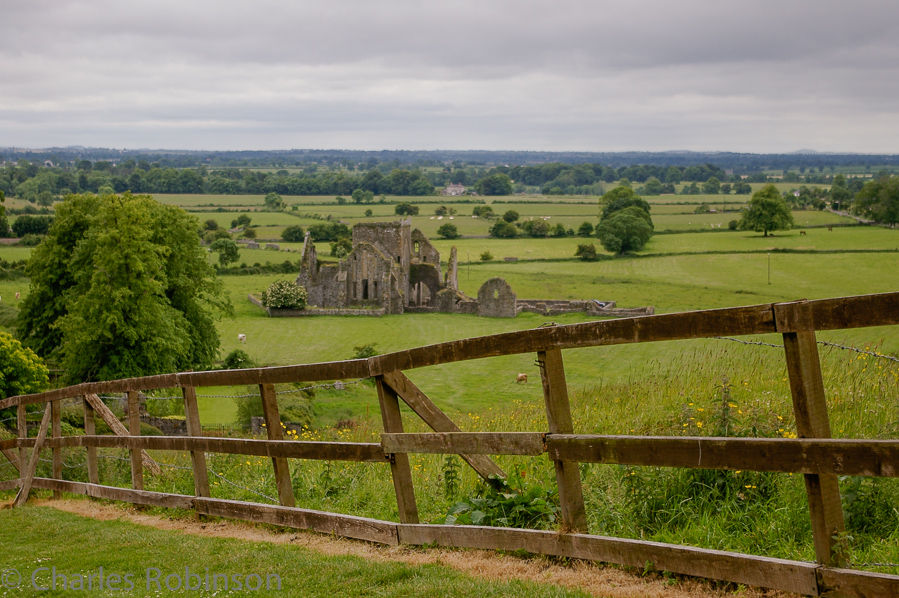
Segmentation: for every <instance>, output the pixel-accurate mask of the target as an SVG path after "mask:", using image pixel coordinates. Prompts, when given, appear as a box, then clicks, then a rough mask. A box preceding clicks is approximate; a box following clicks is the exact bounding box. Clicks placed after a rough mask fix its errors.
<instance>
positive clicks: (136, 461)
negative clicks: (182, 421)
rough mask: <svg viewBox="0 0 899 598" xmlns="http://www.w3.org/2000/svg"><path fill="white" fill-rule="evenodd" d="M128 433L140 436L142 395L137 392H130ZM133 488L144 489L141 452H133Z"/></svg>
mask: <svg viewBox="0 0 899 598" xmlns="http://www.w3.org/2000/svg"><path fill="white" fill-rule="evenodd" d="M128 431H129V432H130V433H131V436H140V395H139V394H138V392H137V391H136V390H129V391H128ZM131 487H132V488H134V489H135V490H143V489H144V467H143V463H142V462H141V451H140V450H131Z"/></svg>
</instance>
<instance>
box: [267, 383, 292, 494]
mask: <svg viewBox="0 0 899 598" xmlns="http://www.w3.org/2000/svg"><path fill="white" fill-rule="evenodd" d="M259 394H260V396H261V398H262V414H263V416H264V418H265V429H266V431H267V433H268V439H269V440H284V431H283V430H282V429H281V414H280V412H279V411H278V395H277V394H276V393H275V385H274V384H260V385H259ZM272 467H273V468H274V470H275V486H276V487H277V488H278V500H279V502H280V503H281V505H282V506H285V507H292V506H294V505H295V504H296V501H295V500H294V496H293V485H292V483H291V481H290V466H289V465H288V464H287V459H285V458H284V457H272Z"/></svg>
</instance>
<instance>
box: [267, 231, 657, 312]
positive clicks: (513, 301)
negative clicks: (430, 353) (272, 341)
mask: <svg viewBox="0 0 899 598" xmlns="http://www.w3.org/2000/svg"><path fill="white" fill-rule="evenodd" d="M352 244H353V249H352V251H351V252H350V253H349V254H348V255H347V256H346V258H345V259H342V260H340V261H339V262H337V263H334V262H322V261H319V259H318V255H317V254H316V250H315V244H314V243H313V242H312V238H311V237H310V236H309V233H306V239H305V241H304V242H303V257H302V260H301V267H300V274H299V276H297V279H296V283H297V284H298V285H300V286H302V287H304V288H305V289H306V292H307V293H308V304H309V306H311V307H312V309H308V310H304V313H298V312H291V313H279V312H280V311H281V310H268V311H269V313H270V314H271V315H273V316H274V315H285V316H286V315H297V316H298V315H314V314H315V313H316V312H319V313H321V312H331V313H333V310H339V311H340V312H343V313H345V314H347V315H349V314H350V313H352V314H360V313H366V315H367V314H371V315H380V313H386V314H402V313H406V312H411V313H427V312H443V313H461V314H477V315H479V316H491V317H500V318H514V317H515V316H516V315H517V314H518V313H519V312H521V311H531V312H536V313H540V314H544V315H554V314H560V313H569V312H576V311H579V312H587V313H591V314H595V315H598V316H606V317H608V316H633V315H646V314H651V313H652V311H653V310H652V308H651V307H648V308H638V309H624V310H620V309H615V303H614V302H612V301H596V300H587V301H554V300H539V299H524V300H520V299H518V298H517V296H516V295H515V293H514V292H513V291H512V287H510V286H509V284H508V283H507V282H506V281H505V280H503V279H502V278H491V279H490V280H488V281H486V282H485V283H484V284H483V285H481V288H480V289H479V290H478V296H477V298H476V299H475V298H472V297H469V296H468V295H466V294H465V293H463V292H462V291H460V290H459V281H458V261H457V258H456V248H455V247H453V248H452V249H451V250H450V257H449V261H448V262H447V264H446V269H445V271H444V270H442V268H441V263H440V253H438V252H437V250H436V249H435V248H434V246H433V245H431V242H430V241H429V240H428V239H427V237H425V235H424V234H423V233H422V232H421V231H420V230H418V229H413V228H412V222H411V220H402V221H399V222H363V223H359V224H356V225H355V226H354V227H353V239H352ZM316 308H318V309H316ZM374 311H377V312H379V313H373V312H374Z"/></svg>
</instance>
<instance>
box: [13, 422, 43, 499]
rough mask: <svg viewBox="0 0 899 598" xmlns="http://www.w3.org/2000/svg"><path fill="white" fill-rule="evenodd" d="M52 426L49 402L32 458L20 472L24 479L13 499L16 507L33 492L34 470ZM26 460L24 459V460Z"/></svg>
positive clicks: (21, 478)
mask: <svg viewBox="0 0 899 598" xmlns="http://www.w3.org/2000/svg"><path fill="white" fill-rule="evenodd" d="M49 428H50V405H49V404H48V405H47V406H46V407H45V408H44V417H43V418H42V419H41V427H40V429H38V432H37V438H35V440H34V448H33V449H32V450H31V458H30V459H29V460H28V465H27V466H26V467H25V469H24V471H22V473H21V474H20V477H19V479H20V480H22V485H21V486H20V487H19V492H18V493H17V494H16V500H15V501H13V506H14V507H20V506H22V505H24V504H25V501H27V500H28V495H29V494H31V484H32V482H33V481H34V472H35V471H36V470H37V462H38V459H40V456H41V449H42V448H44V439H46V438H47V432H48V431H49ZM22 462H23V463H24V462H25V461H24V460H23V461H22Z"/></svg>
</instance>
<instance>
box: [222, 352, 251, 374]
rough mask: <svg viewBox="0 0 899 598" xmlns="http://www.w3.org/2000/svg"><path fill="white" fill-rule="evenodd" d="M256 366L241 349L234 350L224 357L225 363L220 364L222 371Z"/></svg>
mask: <svg viewBox="0 0 899 598" xmlns="http://www.w3.org/2000/svg"><path fill="white" fill-rule="evenodd" d="M256 365H257V364H256V361H255V360H253V358H252V357H250V356H249V355H247V352H246V351H244V350H243V349H234V350H233V351H231V352H230V353H228V355H227V356H226V357H225V361H224V362H223V363H222V369H225V370H241V369H245V368H254V367H256Z"/></svg>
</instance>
